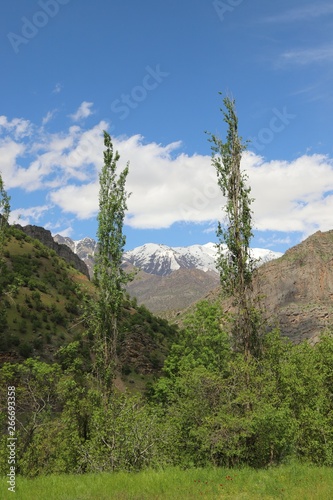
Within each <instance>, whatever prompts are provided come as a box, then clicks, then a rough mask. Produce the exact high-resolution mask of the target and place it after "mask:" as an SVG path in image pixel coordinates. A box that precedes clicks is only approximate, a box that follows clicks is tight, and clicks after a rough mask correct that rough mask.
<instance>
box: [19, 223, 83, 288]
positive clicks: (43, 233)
mask: <svg viewBox="0 0 333 500" xmlns="http://www.w3.org/2000/svg"><path fill="white" fill-rule="evenodd" d="M15 227H17V228H18V229H20V230H21V231H23V232H24V233H25V234H27V235H28V236H30V237H31V238H34V239H36V240H39V241H40V242H41V243H43V245H45V246H47V247H49V248H51V249H52V250H54V251H55V252H56V253H57V255H59V257H61V258H62V259H64V260H65V261H66V262H68V263H69V264H71V265H72V266H73V267H74V268H75V269H77V270H78V271H79V272H80V273H82V274H84V275H85V276H87V277H88V278H89V270H88V267H87V266H86V264H85V263H84V262H83V261H82V260H81V259H80V258H79V257H78V256H77V255H76V254H75V253H74V252H72V250H71V249H70V248H69V247H68V246H67V245H62V244H60V243H57V242H55V241H54V239H53V237H52V234H51V232H50V231H48V230H47V229H44V228H43V227H40V226H31V225H29V226H20V225H19V224H15Z"/></svg>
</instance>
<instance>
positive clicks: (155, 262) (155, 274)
mask: <svg viewBox="0 0 333 500" xmlns="http://www.w3.org/2000/svg"><path fill="white" fill-rule="evenodd" d="M54 239H55V241H56V242H57V243H60V244H65V245H67V246H69V247H70V248H71V249H72V251H73V252H75V253H76V254H77V255H78V256H79V257H80V258H81V259H82V260H83V261H84V262H85V263H86V265H87V267H88V268H89V272H90V274H91V276H92V274H93V265H94V256H95V254H96V251H97V243H96V241H95V240H93V239H92V238H83V239H82V240H78V241H74V240H71V239H70V238H68V237H63V236H60V235H56V236H55V237H54ZM251 253H252V257H253V258H254V259H255V260H256V261H257V262H258V265H261V264H264V263H265V262H269V261H270V260H272V259H275V258H277V257H280V256H281V255H282V254H281V253H279V252H272V251H270V250H266V249H262V248H254V249H252V251H251ZM216 255H217V249H216V245H215V244H214V243H206V244H205V245H191V246H188V247H170V246H167V245H162V244H156V243H147V244H145V245H142V246H139V247H136V248H134V249H133V250H129V251H126V252H124V255H123V266H124V268H125V269H127V270H128V271H134V270H135V271H136V275H135V279H134V280H133V281H132V282H130V283H129V284H128V285H127V291H128V293H129V294H130V295H131V296H132V297H136V299H137V301H138V303H139V304H144V305H145V306H146V307H148V309H149V310H151V311H152V312H154V313H156V314H158V315H160V316H166V317H168V318H170V317H173V316H175V315H177V314H178V313H179V311H180V310H183V309H185V308H187V307H188V306H190V305H191V304H193V303H194V302H196V301H198V300H200V299H202V298H204V297H205V295H207V293H209V292H210V291H211V290H213V289H214V288H216V287H217V286H218V284H219V274H218V272H217V269H216V266H215V260H216Z"/></svg>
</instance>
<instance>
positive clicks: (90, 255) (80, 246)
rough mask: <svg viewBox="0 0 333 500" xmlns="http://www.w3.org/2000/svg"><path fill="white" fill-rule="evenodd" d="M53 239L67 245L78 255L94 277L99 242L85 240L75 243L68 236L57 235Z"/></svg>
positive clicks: (91, 239)
mask: <svg viewBox="0 0 333 500" xmlns="http://www.w3.org/2000/svg"><path fill="white" fill-rule="evenodd" d="M53 239H54V241H56V242H57V243H61V244H63V245H67V246H68V247H69V248H70V249H71V250H72V252H74V253H76V254H77V256H78V257H80V259H81V260H83V262H85V263H86V265H87V267H88V269H89V274H90V276H92V275H93V268H94V256H95V253H96V250H97V242H96V241H95V240H94V239H93V238H83V239H82V240H76V241H75V240H72V239H71V238H68V236H61V235H60V234H56V235H55V236H54V237H53Z"/></svg>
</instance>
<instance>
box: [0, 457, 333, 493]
mask: <svg viewBox="0 0 333 500" xmlns="http://www.w3.org/2000/svg"><path fill="white" fill-rule="evenodd" d="M6 490H7V486H6V481H5V480H4V479H2V482H1V490H0V497H1V498H3V499H5V498H12V497H11V496H10V495H11V493H10V492H7V491H6ZM15 498H16V499H22V500H35V499H36V498H40V499H41V500H43V499H47V500H95V499H98V500H109V499H116V500H150V499H175V500H177V499H179V500H187V499H188V500H195V499H197V498H198V499H200V498H205V499H232V500H248V499H251V500H258V499H285V500H294V499H295V500H317V499H318V500H331V499H332V498H333V469H331V468H328V467H314V466H307V465H300V464H293V465H288V466H281V467H276V468H272V469H268V470H259V471H256V470H253V469H248V468H245V469H239V470H237V469H233V470H228V469H219V468H215V469H214V468H207V469H189V470H186V471H183V470H181V469H178V468H168V469H166V470H164V471H151V470H147V471H143V472H140V473H114V474H107V473H103V474H86V475H77V476H74V475H68V476H66V475H62V476H42V477H38V478H36V479H27V478H21V477H17V479H16V493H15Z"/></svg>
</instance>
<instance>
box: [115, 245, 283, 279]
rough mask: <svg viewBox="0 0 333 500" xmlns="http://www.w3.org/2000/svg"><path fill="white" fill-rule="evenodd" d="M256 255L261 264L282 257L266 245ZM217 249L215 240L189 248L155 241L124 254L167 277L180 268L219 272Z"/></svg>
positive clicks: (151, 272) (129, 260) (142, 267)
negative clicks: (216, 262)
mask: <svg viewBox="0 0 333 500" xmlns="http://www.w3.org/2000/svg"><path fill="white" fill-rule="evenodd" d="M251 254H252V257H253V258H254V259H255V260H257V261H258V265H261V264H264V263H265V262H268V261H270V260H273V259H276V258H278V257H281V256H282V253H280V252H272V251H271V250H267V249H264V248H253V249H252V250H251ZM216 255H217V250H216V246H215V244H214V243H206V244H205V245H191V246H188V247H168V246H166V245H159V244H155V243H147V244H146V245H143V246H140V247H137V248H134V249H133V250H129V251H127V252H125V253H124V260H125V261H128V262H130V263H131V264H132V265H133V266H135V267H138V268H140V269H142V270H143V271H145V272H146V273H149V274H157V275H159V276H166V275H168V274H170V273H172V271H176V270H177V269H199V270H201V271H205V272H207V271H214V272H217V270H216V267H215V260H216Z"/></svg>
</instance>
